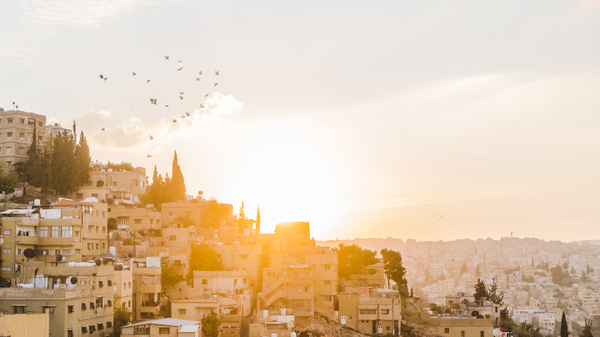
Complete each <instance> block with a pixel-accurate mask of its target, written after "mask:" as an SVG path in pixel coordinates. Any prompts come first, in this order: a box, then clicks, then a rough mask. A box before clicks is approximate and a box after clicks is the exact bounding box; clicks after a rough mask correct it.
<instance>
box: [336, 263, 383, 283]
mask: <svg viewBox="0 0 600 337" xmlns="http://www.w3.org/2000/svg"><path fill="white" fill-rule="evenodd" d="M366 269H367V270H368V272H367V273H365V274H358V275H356V274H355V275H352V276H351V278H350V280H349V281H346V282H344V286H347V285H348V286H353V287H371V288H385V285H386V282H385V272H384V270H383V261H379V262H377V263H375V264H372V265H370V266H368V267H367V268H366Z"/></svg>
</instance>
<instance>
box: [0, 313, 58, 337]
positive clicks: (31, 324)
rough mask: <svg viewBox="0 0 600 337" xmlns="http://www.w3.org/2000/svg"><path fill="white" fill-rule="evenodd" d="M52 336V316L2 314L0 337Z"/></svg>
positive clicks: (43, 314) (0, 318)
mask: <svg viewBox="0 0 600 337" xmlns="http://www.w3.org/2000/svg"><path fill="white" fill-rule="evenodd" d="M49 335H50V316H49V314H48V313H47V312H45V313H42V314H12V315H11V314H4V313H0V336H15V337H17V336H19V337H39V336H42V337H45V336H49Z"/></svg>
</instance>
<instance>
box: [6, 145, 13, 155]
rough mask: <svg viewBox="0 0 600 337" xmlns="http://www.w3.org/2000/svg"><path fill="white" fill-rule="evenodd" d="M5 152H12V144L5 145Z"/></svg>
mask: <svg viewBox="0 0 600 337" xmlns="http://www.w3.org/2000/svg"><path fill="white" fill-rule="evenodd" d="M6 154H12V146H7V147H6Z"/></svg>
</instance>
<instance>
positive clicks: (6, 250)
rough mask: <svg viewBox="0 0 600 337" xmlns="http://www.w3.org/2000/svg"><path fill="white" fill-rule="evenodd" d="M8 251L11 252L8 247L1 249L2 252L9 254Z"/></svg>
mask: <svg viewBox="0 0 600 337" xmlns="http://www.w3.org/2000/svg"><path fill="white" fill-rule="evenodd" d="M10 253H11V251H10V248H4V249H2V254H10Z"/></svg>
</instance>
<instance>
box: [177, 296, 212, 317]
mask: <svg viewBox="0 0 600 337" xmlns="http://www.w3.org/2000/svg"><path fill="white" fill-rule="evenodd" d="M212 312H214V313H217V314H219V300H218V299H217V298H214V297H212V295H205V296H203V297H202V298H201V299H192V300H171V317H173V318H176V319H188V320H198V321H199V320H201V319H202V317H204V316H205V315H210V314H211V313H212Z"/></svg>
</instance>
